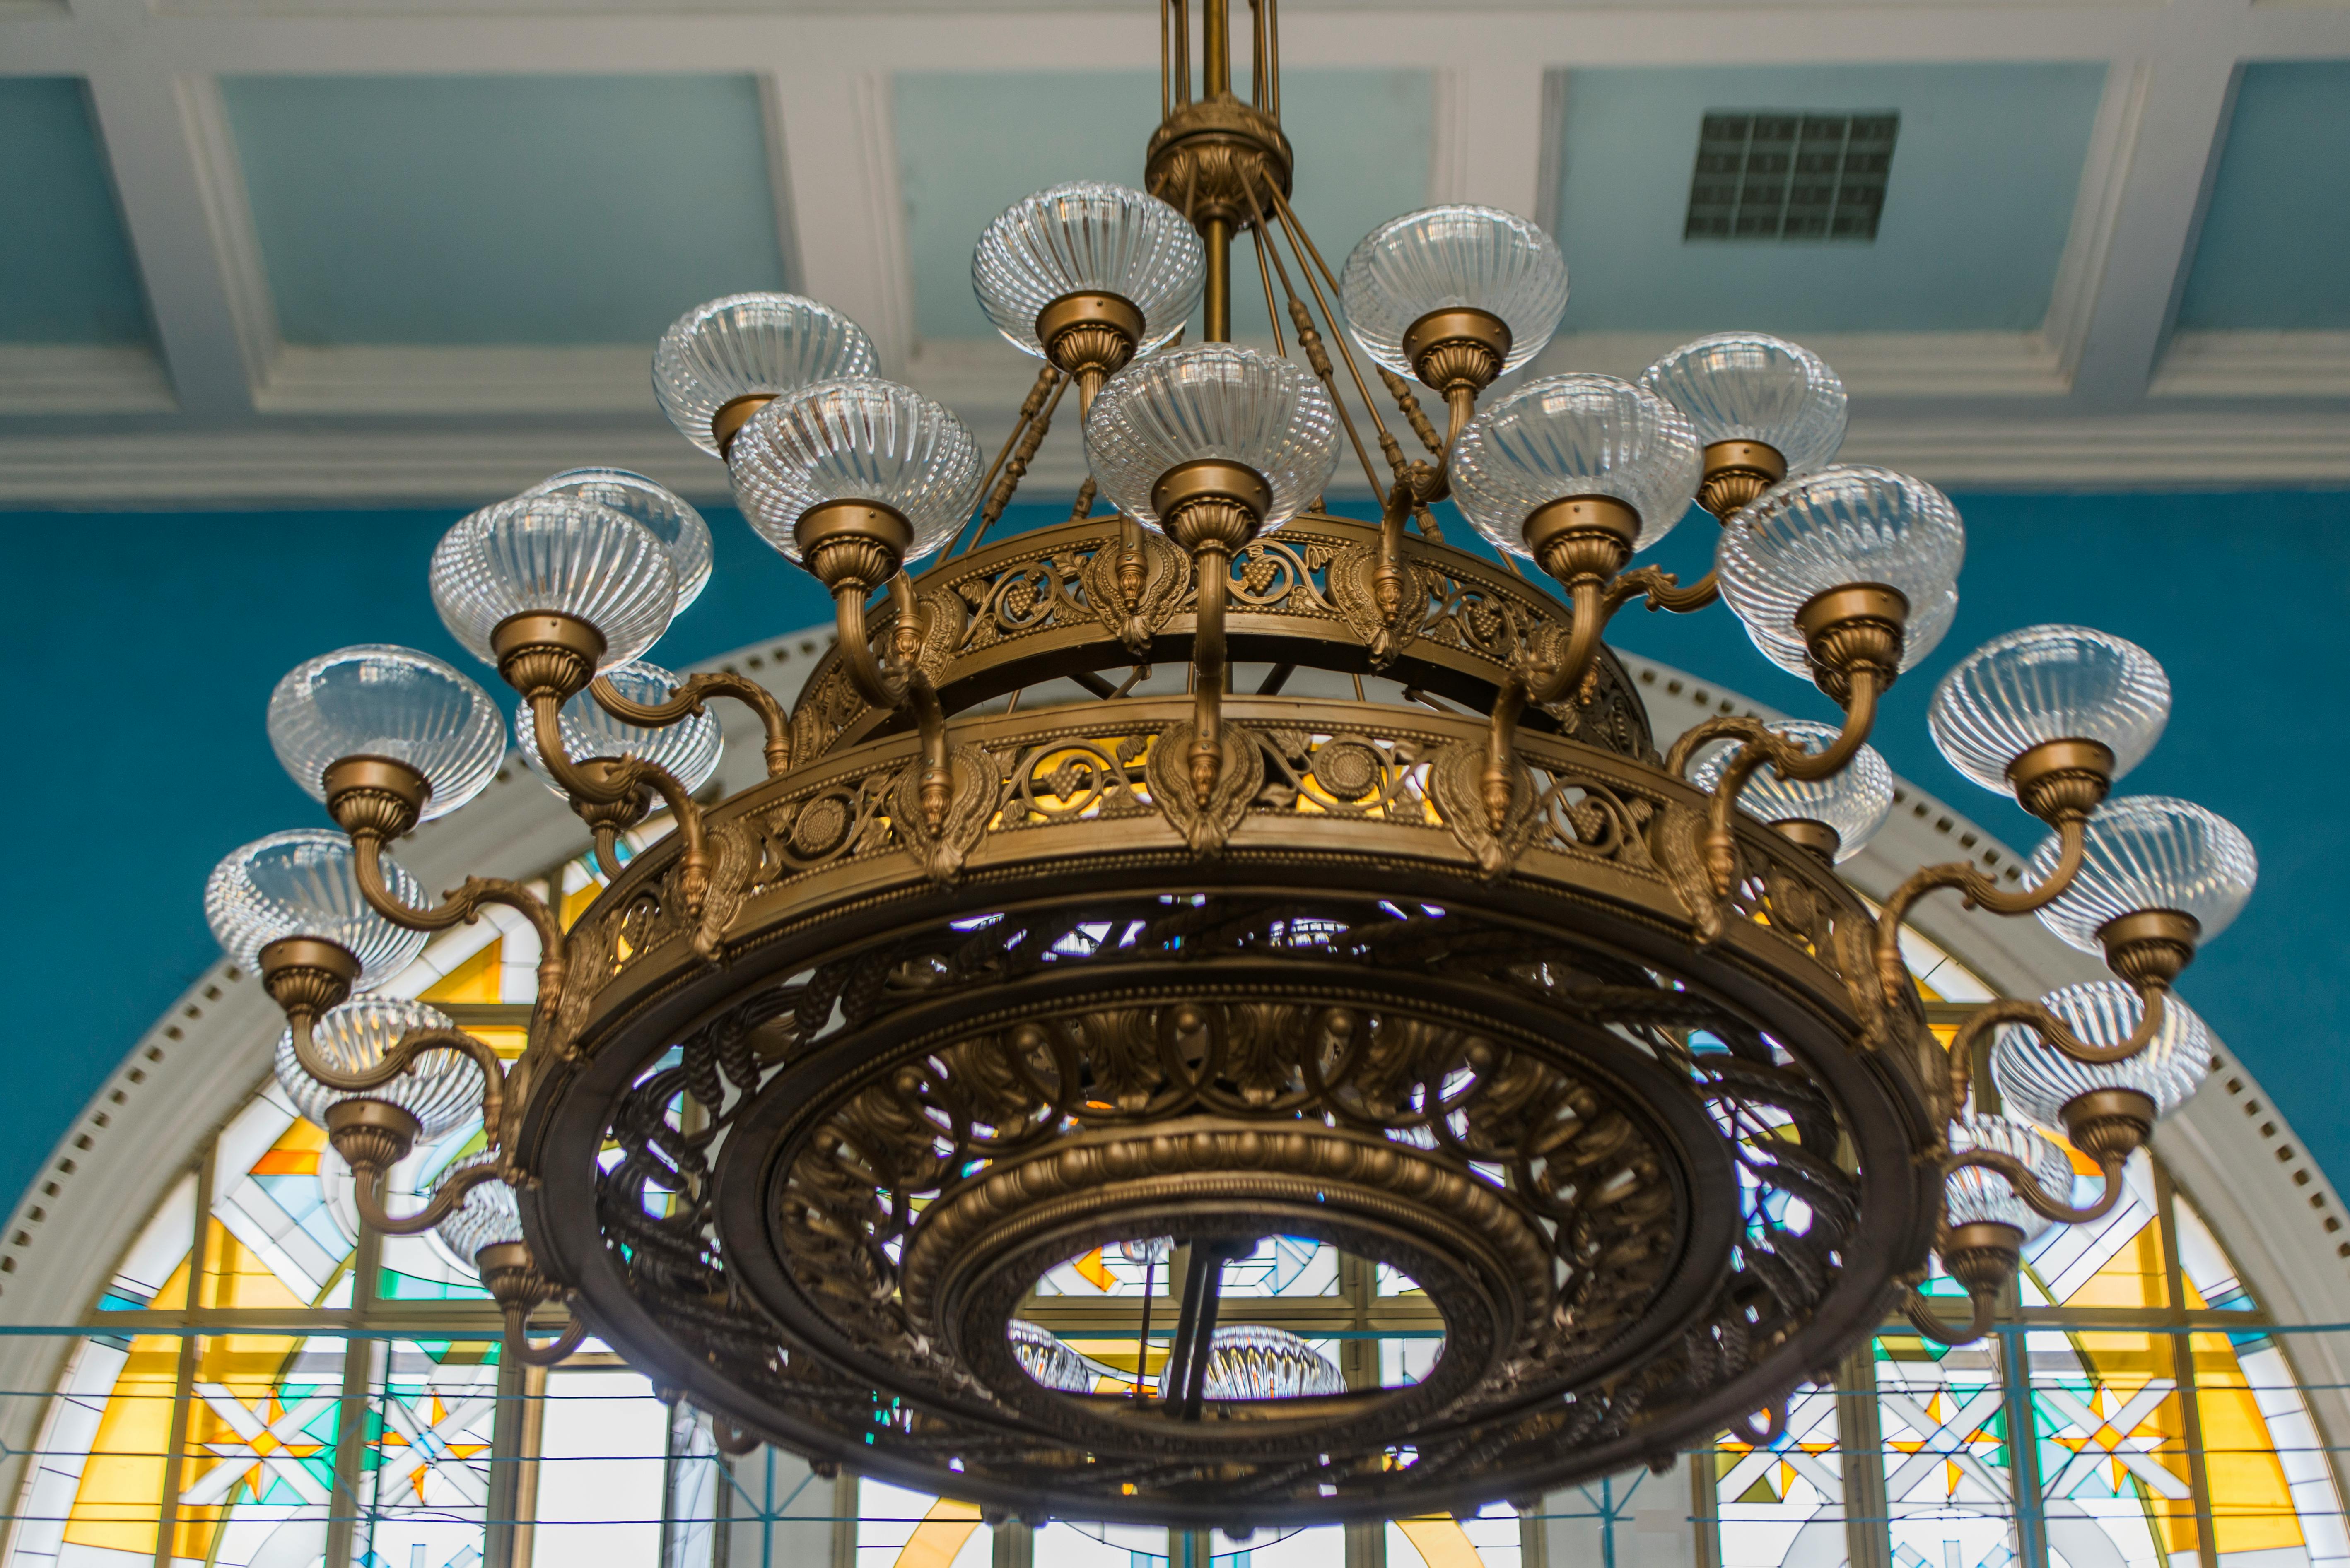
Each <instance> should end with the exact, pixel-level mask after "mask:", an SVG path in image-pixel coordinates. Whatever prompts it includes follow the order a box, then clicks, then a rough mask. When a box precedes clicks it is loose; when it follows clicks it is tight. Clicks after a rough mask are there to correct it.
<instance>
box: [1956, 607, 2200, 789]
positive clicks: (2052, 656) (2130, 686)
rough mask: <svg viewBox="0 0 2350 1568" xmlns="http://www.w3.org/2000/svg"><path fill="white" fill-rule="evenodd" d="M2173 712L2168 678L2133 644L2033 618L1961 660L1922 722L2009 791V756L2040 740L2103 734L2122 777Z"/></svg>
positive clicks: (1962, 768)
mask: <svg viewBox="0 0 2350 1568" xmlns="http://www.w3.org/2000/svg"><path fill="white" fill-rule="evenodd" d="M2169 717H2170V679H2169V677H2168V676H2166V675H2165V674H2163V672H2162V666H2161V665H2159V664H2157V663H2156V662H2155V661H2154V656H2153V655H2152V654H2150V653H2148V652H2147V650H2146V649H2143V648H2140V647H2139V646H2138V645H2137V643H2134V642H2126V641H2124V640H2123V639H2120V638H2118V637H2110V636H2108V635H2106V633H2104V632H2102V631H2091V630H2090V629H2089V628H2087V627H2085V626H2027V627H2025V628H2023V629H2022V630H2021V631H2011V632H2009V633H2008V634H2007V635H2006V636H2004V637H1995V638H1993V639H1991V640H1990V641H1989V642H1986V643H1984V644H1983V645H1982V646H1981V648H1978V649H1975V650H1974V651H1973V652H1972V653H1970V654H1968V655H1967V656H1966V657H1965V658H1964V659H1960V660H1959V662H1958V664H1957V665H1956V666H1955V667H1954V668H1953V669H1952V670H1950V673H1949V674H1948V675H1945V676H1943V677H1942V683H1941V684H1940V685H1939V686H1937V687H1935V688H1934V701H1933V705H1932V706H1931V707H1930V708H1929V709H1928V710H1927V712H1926V723H1927V727H1928V728H1929V729H1930V730H1931V731H1932V732H1933V735H1934V744H1935V745H1937V746H1939V747H1940V748H1941V752H1942V755H1943V756H1945V757H1947V758H1949V759H1950V765H1951V766H1952V767H1954V768H1956V769H1958V770H1959V772H1960V773H1962V774H1966V775H1967V777H1969V778H1970V779H1972V780H1974V782H1975V783H1977V784H1981V785H1982V786H1983V788H1985V789H1988V790H1997V791H1998V792H2000V793H2001V794H2014V793H2015V790H2014V786H2013V785H2012V784H2010V783H2009V782H2008V777H2007V765H2008V763H2012V762H2013V761H2014V760H2015V759H2016V758H2017V757H2019V756H2021V755H2022V754H2023V753H2025V752H2027V751H2030V750H2031V749H2032V748H2033V747H2034V746H2036V745H2038V744H2040V743H2041V742H2043V741H2102V742H2105V743H2106V745H2108V746H2110V747H2112V748H2113V753H2114V777H2116V778H2119V777H2121V776H2122V775H2123V774H2126V773H2127V772H2129V771H2130V769H2132V768H2134V767H2136V766H2137V764H2138V763H2140V762H2142V761H2144V760H2145V758H2146V754H2147V753H2148V752H2149V751H2152V750H2153V749H2154V742H2156V741H2157V740H2158V739H2159V738H2161V735H2162V726H2163V723H2164V722H2165V721H2167V720H2168V718H2169Z"/></svg>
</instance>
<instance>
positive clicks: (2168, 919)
mask: <svg viewBox="0 0 2350 1568" xmlns="http://www.w3.org/2000/svg"><path fill="white" fill-rule="evenodd" d="M2202 936H2203V922H2202V921H2200V920H2199V919H2196V918H2195V917H2194V916H2192V915H2189V914H2186V913H2184V912H2182V911H2180V910H2178V909H2140V910H2137V912H2136V913H2134V914H2128V915H2124V916H2122V917H2120V918H2119V919H2112V920H2107V921H2106V923H2105V924H2104V925H2102V926H2099V927H2098V928H2097V940H2098V941H2099V942H2100V943H2102V944H2103V945H2104V947H2105V950H2106V968H2107V969H2109V970H2112V971H2114V972H2115V973H2116V974H2117V975H2119V976H2121V977H2122V979H2124V980H2126V981H2129V982H2130V983H2131V984H2133V985H2147V984H2156V985H2168V984H2169V983H2170V982H2171V981H2174V980H2177V979H2178V971H2180V970H2183V969H2185V968H2186V967H2187V966H2188V965H2189V963H2191V962H2193V961H2194V959H2195V944H2196V943H2197V942H2198V941H2199V940H2201V939H2202ZM2075 1147H2081V1148H2083V1150H2084V1152H2086V1146H2085V1145H2081V1144H2079V1142H2078V1140H2075Z"/></svg>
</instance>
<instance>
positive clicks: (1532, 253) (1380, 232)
mask: <svg viewBox="0 0 2350 1568" xmlns="http://www.w3.org/2000/svg"><path fill="white" fill-rule="evenodd" d="M1338 303H1339V305H1340V306H1342V307H1344V309H1345V310H1346V313H1347V331H1348V332H1349V333H1351V334H1353V336H1354V339H1355V341H1356V342H1357V343H1359V344H1361V345H1362V346H1363V352H1364V353H1366V354H1368V355H1369V356H1370V357H1371V358H1374V359H1377V360H1378V362H1379V363H1380V364H1382V365H1385V366H1386V367H1387V368H1388V369H1390V370H1393V371H1396V372H1397V373H1398V374H1399V375H1405V376H1409V375H1414V374H1416V373H1417V372H1416V371H1415V370H1414V369H1413V367H1412V365H1411V362H1410V361H1409V360H1408V359H1407V358H1404V352H1403V338H1404V334H1405V333H1407V332H1409V331H1410V330H1411V326H1412V323H1413V322H1415V321H1418V320H1419V318H1420V317H1423V316H1426V315H1427V314H1428V313H1429V312H1430V311H1431V310H1444V309H1451V308H1458V307H1460V306H1473V307H1474V308H1476V309H1479V310H1482V311H1485V312H1487V313H1488V314H1490V315H1493V316H1498V317H1501V318H1502V321H1503V324H1504V325H1505V326H1507V327H1509V329H1510V352H1509V354H1508V356H1507V357H1506V358H1504V359H1503V361H1502V369H1503V370H1504V371H1509V370H1514V369H1517V368H1518V367H1519V366H1521V365H1523V364H1524V363H1525V362H1526V361H1527V360H1529V359H1531V358H1534V356H1535V355H1537V354H1539V353H1541V352H1542V351H1543V348H1544V345H1545V344H1547V343H1549V341H1550V339H1551V334H1552V333H1554V332H1556V331H1557V330H1558V318H1559V316H1560V314H1561V313H1562V312H1563V311H1565V309H1566V258H1565V256H1563V255H1561V254H1559V251H1558V242H1557V241H1555V240H1554V239H1552V238H1551V237H1550V236H1549V235H1548V234H1544V233H1543V231H1542V227H1541V225H1539V224H1537V223H1529V222H1528V221H1527V220H1525V219H1523V218H1521V217H1519V216H1518V215H1517V214H1516V213H1511V212H1505V211H1503V209H1502V208H1500V207H1472V206H1469V205H1467V204H1465V203H1454V204H1451V205H1448V206H1442V207H1426V208H1422V209H1421V210H1420V211H1419V212H1417V213H1405V214H1404V215H1403V216H1402V217H1400V218H1390V219H1389V220H1388V221H1387V222H1386V223H1381V224H1380V225H1379V226H1378V228H1376V229H1373V230H1372V231H1371V232H1370V233H1369V234H1366V235H1364V236H1363V242H1362V244H1358V245H1357V246H1356V247H1355V251H1354V254H1352V255H1350V256H1348V257H1347V267H1346V270H1345V271H1344V272H1343V273H1341V274H1340V275H1339V276H1338Z"/></svg>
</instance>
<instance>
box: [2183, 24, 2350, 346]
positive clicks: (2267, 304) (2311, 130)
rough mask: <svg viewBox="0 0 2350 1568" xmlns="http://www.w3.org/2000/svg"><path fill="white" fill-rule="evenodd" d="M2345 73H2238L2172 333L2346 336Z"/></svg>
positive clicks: (2300, 67) (2349, 145)
mask: <svg viewBox="0 0 2350 1568" xmlns="http://www.w3.org/2000/svg"><path fill="white" fill-rule="evenodd" d="M2345 150H2350V62H2345V61H2340V60H2324V61H2307V62H2296V63H2292V64H2283V63H2264V62H2256V63H2254V64H2251V65H2248V66H2246V67H2244V71H2243V76H2242V77H2241V79H2240V80H2239V82H2238V86H2237V91H2236V113H2235V119H2233V120H2232V121H2231V122H2230V125H2229V128H2228V140H2227V146H2226V149H2225V151H2223V152H2222V153H2221V154H2220V169H2219V172H2218V174H2217V176H2216V177H2215V178H2214V179H2213V181H2212V183H2211V202H2210V206H2209V207H2208V208H2207V209H2206V210H2205V213H2204V218H2203V234H2202V237H2201V239H2200V240H2199V242H2198V243H2197V245H2196V248H2195V261H2194V265H2193V266H2192V267H2191V268H2190V269H2189V272H2188V275H2187V287H2186V290H2185V292H2184V293H2183V294H2182V295H2181V296H2180V298H2179V302H2178V325H2179V326H2180V327H2188V328H2203V329H2215V330H2225V329H2230V328H2232V329H2237V330H2249V331H2258V330H2267V331H2289V330H2293V329H2296V328H2299V329H2303V330H2311V329H2315V330H2328V331H2341V330H2343V329H2345V328H2350V284H2345V281H2344V273H2343V257H2344V255H2345V253H2350V158H2345V156H2344V153H2345Z"/></svg>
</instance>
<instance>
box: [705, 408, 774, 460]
mask: <svg viewBox="0 0 2350 1568" xmlns="http://www.w3.org/2000/svg"><path fill="white" fill-rule="evenodd" d="M774 401H775V393H773V392H751V393H748V394H746V395H744V396H743V397H740V398H729V399H727V400H725V401H724V402H723V403H721V404H719V405H718V411H717V412H716V413H714V414H712V415H711V416H710V439H711V441H712V444H713V445H715V446H716V447H717V448H718V455H719V457H720V458H721V459H722V460H723V459H724V458H725V456H726V455H727V454H728V453H729V452H733V450H734V438H735V437H736V436H738V435H741V434H742V433H743V426H744V425H747V424H749V423H750V422H751V416H752V415H754V414H755V413H757V412H758V411H759V410H761V409H764V408H765V407H766V406H767V405H768V404H769V403H772V402H774Z"/></svg>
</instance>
